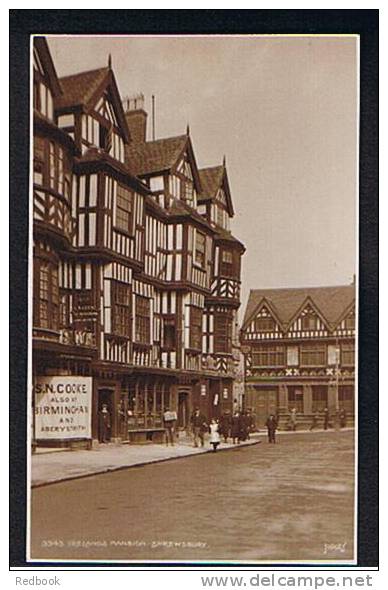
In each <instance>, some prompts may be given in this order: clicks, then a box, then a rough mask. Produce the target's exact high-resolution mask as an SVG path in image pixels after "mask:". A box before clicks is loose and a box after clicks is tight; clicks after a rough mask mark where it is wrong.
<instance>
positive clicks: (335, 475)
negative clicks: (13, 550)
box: [31, 431, 354, 562]
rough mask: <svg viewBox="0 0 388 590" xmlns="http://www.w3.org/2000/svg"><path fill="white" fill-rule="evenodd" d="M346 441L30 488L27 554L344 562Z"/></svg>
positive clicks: (349, 511) (305, 437) (308, 442)
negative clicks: (30, 502) (28, 551)
mask: <svg viewBox="0 0 388 590" xmlns="http://www.w3.org/2000/svg"><path fill="white" fill-rule="evenodd" d="M353 439H354V433H353V432H351V431H347V432H329V433H323V432H322V433H311V434H298V433H295V434H290V435H285V436H282V437H278V440H279V444H276V445H270V444H268V443H267V442H266V441H264V440H263V442H262V443H261V444H259V445H254V446H252V447H246V448H241V449H235V450H230V451H227V452H223V453H216V454H213V453H207V454H205V455H198V456H192V457H189V458H184V459H178V460H174V461H168V462H164V463H160V464H153V465H146V466H143V467H134V468H130V469H126V470H123V471H117V472H114V473H108V474H103V475H97V476H93V477H88V478H85V479H79V480H73V481H68V482H63V483H58V484H53V485H49V486H46V487H41V488H36V489H33V490H32V509H31V531H32V532H31V538H32V542H31V557H32V558H35V559H56V560H62V559H67V560H84V561H86V560H93V559H99V560H109V559H118V560H132V561H133V560H135V561H136V560H168V561H177V560H186V561H197V560H201V561H214V560H228V561H243V560H250V561H262V560H268V561H274V560H277V561H278V560H280V561H283V562H288V561H290V560H304V561H306V560H330V561H333V560H349V559H351V558H352V557H353V510H354V486H353V475H354V444H353Z"/></svg>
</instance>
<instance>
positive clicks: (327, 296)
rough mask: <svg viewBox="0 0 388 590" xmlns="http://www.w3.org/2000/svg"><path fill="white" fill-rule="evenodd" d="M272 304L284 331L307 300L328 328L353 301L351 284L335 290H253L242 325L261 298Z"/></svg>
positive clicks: (340, 286) (307, 288) (337, 287)
mask: <svg viewBox="0 0 388 590" xmlns="http://www.w3.org/2000/svg"><path fill="white" fill-rule="evenodd" d="M264 298H265V299H267V300H268V301H270V302H271V305H272V307H273V309H274V310H275V311H276V315H277V316H278V317H279V319H280V321H281V322H282V324H283V327H284V328H286V327H287V326H288V324H289V323H290V321H291V320H292V319H293V318H294V316H295V314H296V313H297V312H298V310H299V309H301V308H302V306H303V305H304V304H305V303H306V302H308V300H309V299H311V301H312V302H313V303H314V304H315V306H316V307H317V309H319V310H320V312H321V313H322V315H323V317H324V318H325V319H326V320H327V322H328V323H329V325H330V326H331V327H333V326H335V324H336V323H337V321H338V319H339V318H340V317H341V315H342V314H343V312H344V310H345V309H346V308H348V307H349V306H350V305H351V303H352V302H353V301H354V299H355V287H354V285H338V286H334V287H305V288H292V289H252V290H251V292H250V294H249V299H248V304H247V307H246V310H245V316H244V322H243V326H244V327H245V325H246V323H247V322H248V321H250V320H251V319H253V316H254V314H255V312H256V310H257V309H258V307H259V306H260V304H261V301H262V300H263V299H264Z"/></svg>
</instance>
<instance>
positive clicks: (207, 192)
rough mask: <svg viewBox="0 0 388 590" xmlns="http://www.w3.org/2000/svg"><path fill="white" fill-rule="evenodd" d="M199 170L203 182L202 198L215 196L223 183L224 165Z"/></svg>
mask: <svg viewBox="0 0 388 590" xmlns="http://www.w3.org/2000/svg"><path fill="white" fill-rule="evenodd" d="M198 172H199V177H200V179H201V184H202V194H201V200H203V201H204V200H207V199H213V198H215V196H216V194H217V192H218V190H219V189H220V188H221V185H222V179H223V177H224V167H223V166H211V167H209V168H201V169H200V170H198Z"/></svg>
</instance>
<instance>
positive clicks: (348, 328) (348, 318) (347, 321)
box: [333, 305, 356, 336]
mask: <svg viewBox="0 0 388 590" xmlns="http://www.w3.org/2000/svg"><path fill="white" fill-rule="evenodd" d="M355 331H356V310H355V307H354V305H353V306H352V307H351V308H350V310H347V311H346V313H345V314H344V316H343V317H342V318H341V319H340V321H339V322H338V324H337V325H336V327H335V329H334V332H333V333H334V334H335V336H354V334H355Z"/></svg>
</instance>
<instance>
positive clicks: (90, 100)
mask: <svg viewBox="0 0 388 590" xmlns="http://www.w3.org/2000/svg"><path fill="white" fill-rule="evenodd" d="M59 83H60V85H61V88H62V95H61V96H60V97H58V99H57V100H56V101H55V109H56V110H57V111H60V112H61V111H62V112H63V111H67V110H71V109H75V108H77V107H83V108H84V109H86V111H88V110H89V109H90V108H92V107H94V105H95V103H96V102H97V101H98V99H99V98H100V96H101V95H102V94H103V92H104V91H105V90H106V89H107V88H109V95H110V98H111V101H112V105H113V108H114V110H115V113H116V116H117V120H118V123H119V125H120V129H121V131H122V133H123V134H124V137H125V139H126V141H129V130H128V125H127V121H126V119H125V115H124V111H123V106H122V103H121V98H120V94H119V91H118V88H117V84H116V79H115V76H114V74H113V71H112V70H111V69H110V68H109V67H105V68H99V69H97V70H89V71H87V72H81V73H79V74H74V75H71V76H65V77H63V78H60V79H59Z"/></svg>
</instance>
